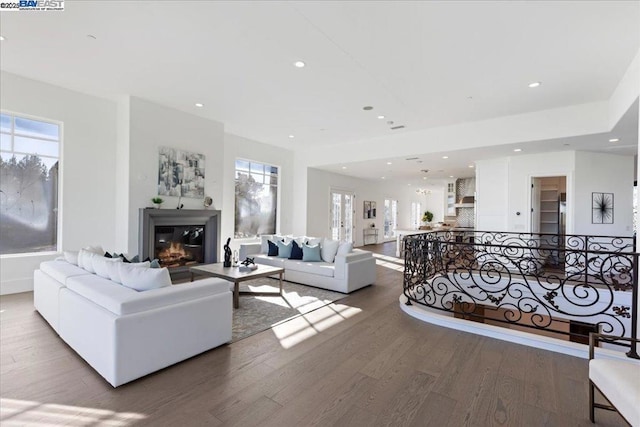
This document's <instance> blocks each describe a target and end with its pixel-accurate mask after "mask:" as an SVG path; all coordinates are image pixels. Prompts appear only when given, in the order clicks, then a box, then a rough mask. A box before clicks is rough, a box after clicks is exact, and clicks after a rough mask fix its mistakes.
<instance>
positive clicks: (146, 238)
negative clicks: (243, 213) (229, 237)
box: [138, 208, 220, 264]
mask: <svg viewBox="0 0 640 427" xmlns="http://www.w3.org/2000/svg"><path fill="white" fill-rule="evenodd" d="M138 223H139V226H138V253H139V254H140V259H145V258H147V257H153V253H152V250H153V245H154V230H155V227H156V226H160V225H205V226H206V227H205V242H206V246H207V248H206V250H205V257H204V262H205V264H211V263H215V262H218V250H219V248H220V211H218V210H209V209H152V208H145V209H140V210H139V214H138Z"/></svg>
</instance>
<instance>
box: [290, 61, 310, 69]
mask: <svg viewBox="0 0 640 427" xmlns="http://www.w3.org/2000/svg"><path fill="white" fill-rule="evenodd" d="M293 65H295V67H296V68H304V66H305V65H307V64H305V63H304V62H302V61H296V62H294V63H293Z"/></svg>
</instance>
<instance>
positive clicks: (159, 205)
mask: <svg viewBox="0 0 640 427" xmlns="http://www.w3.org/2000/svg"><path fill="white" fill-rule="evenodd" d="M154 206H155V207H156V209H160V207H161V206H162V203H154Z"/></svg>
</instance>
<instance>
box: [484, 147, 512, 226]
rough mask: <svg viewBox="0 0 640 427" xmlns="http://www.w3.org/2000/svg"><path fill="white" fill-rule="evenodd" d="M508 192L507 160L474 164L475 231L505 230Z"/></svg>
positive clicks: (493, 160) (507, 212)
mask: <svg viewBox="0 0 640 427" xmlns="http://www.w3.org/2000/svg"><path fill="white" fill-rule="evenodd" d="M508 192H509V158H501V159H491V160H482V161H477V162H476V229H478V230H483V231H485V230H486V231H505V230H507V216H508V214H509V211H508V206H509V204H508V200H509V196H508ZM521 214H522V213H521Z"/></svg>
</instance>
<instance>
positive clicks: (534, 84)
mask: <svg viewBox="0 0 640 427" xmlns="http://www.w3.org/2000/svg"><path fill="white" fill-rule="evenodd" d="M541 84H542V82H531V83H529V85H528V86H529V87H530V88H534V87H539V86H540V85H541Z"/></svg>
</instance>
